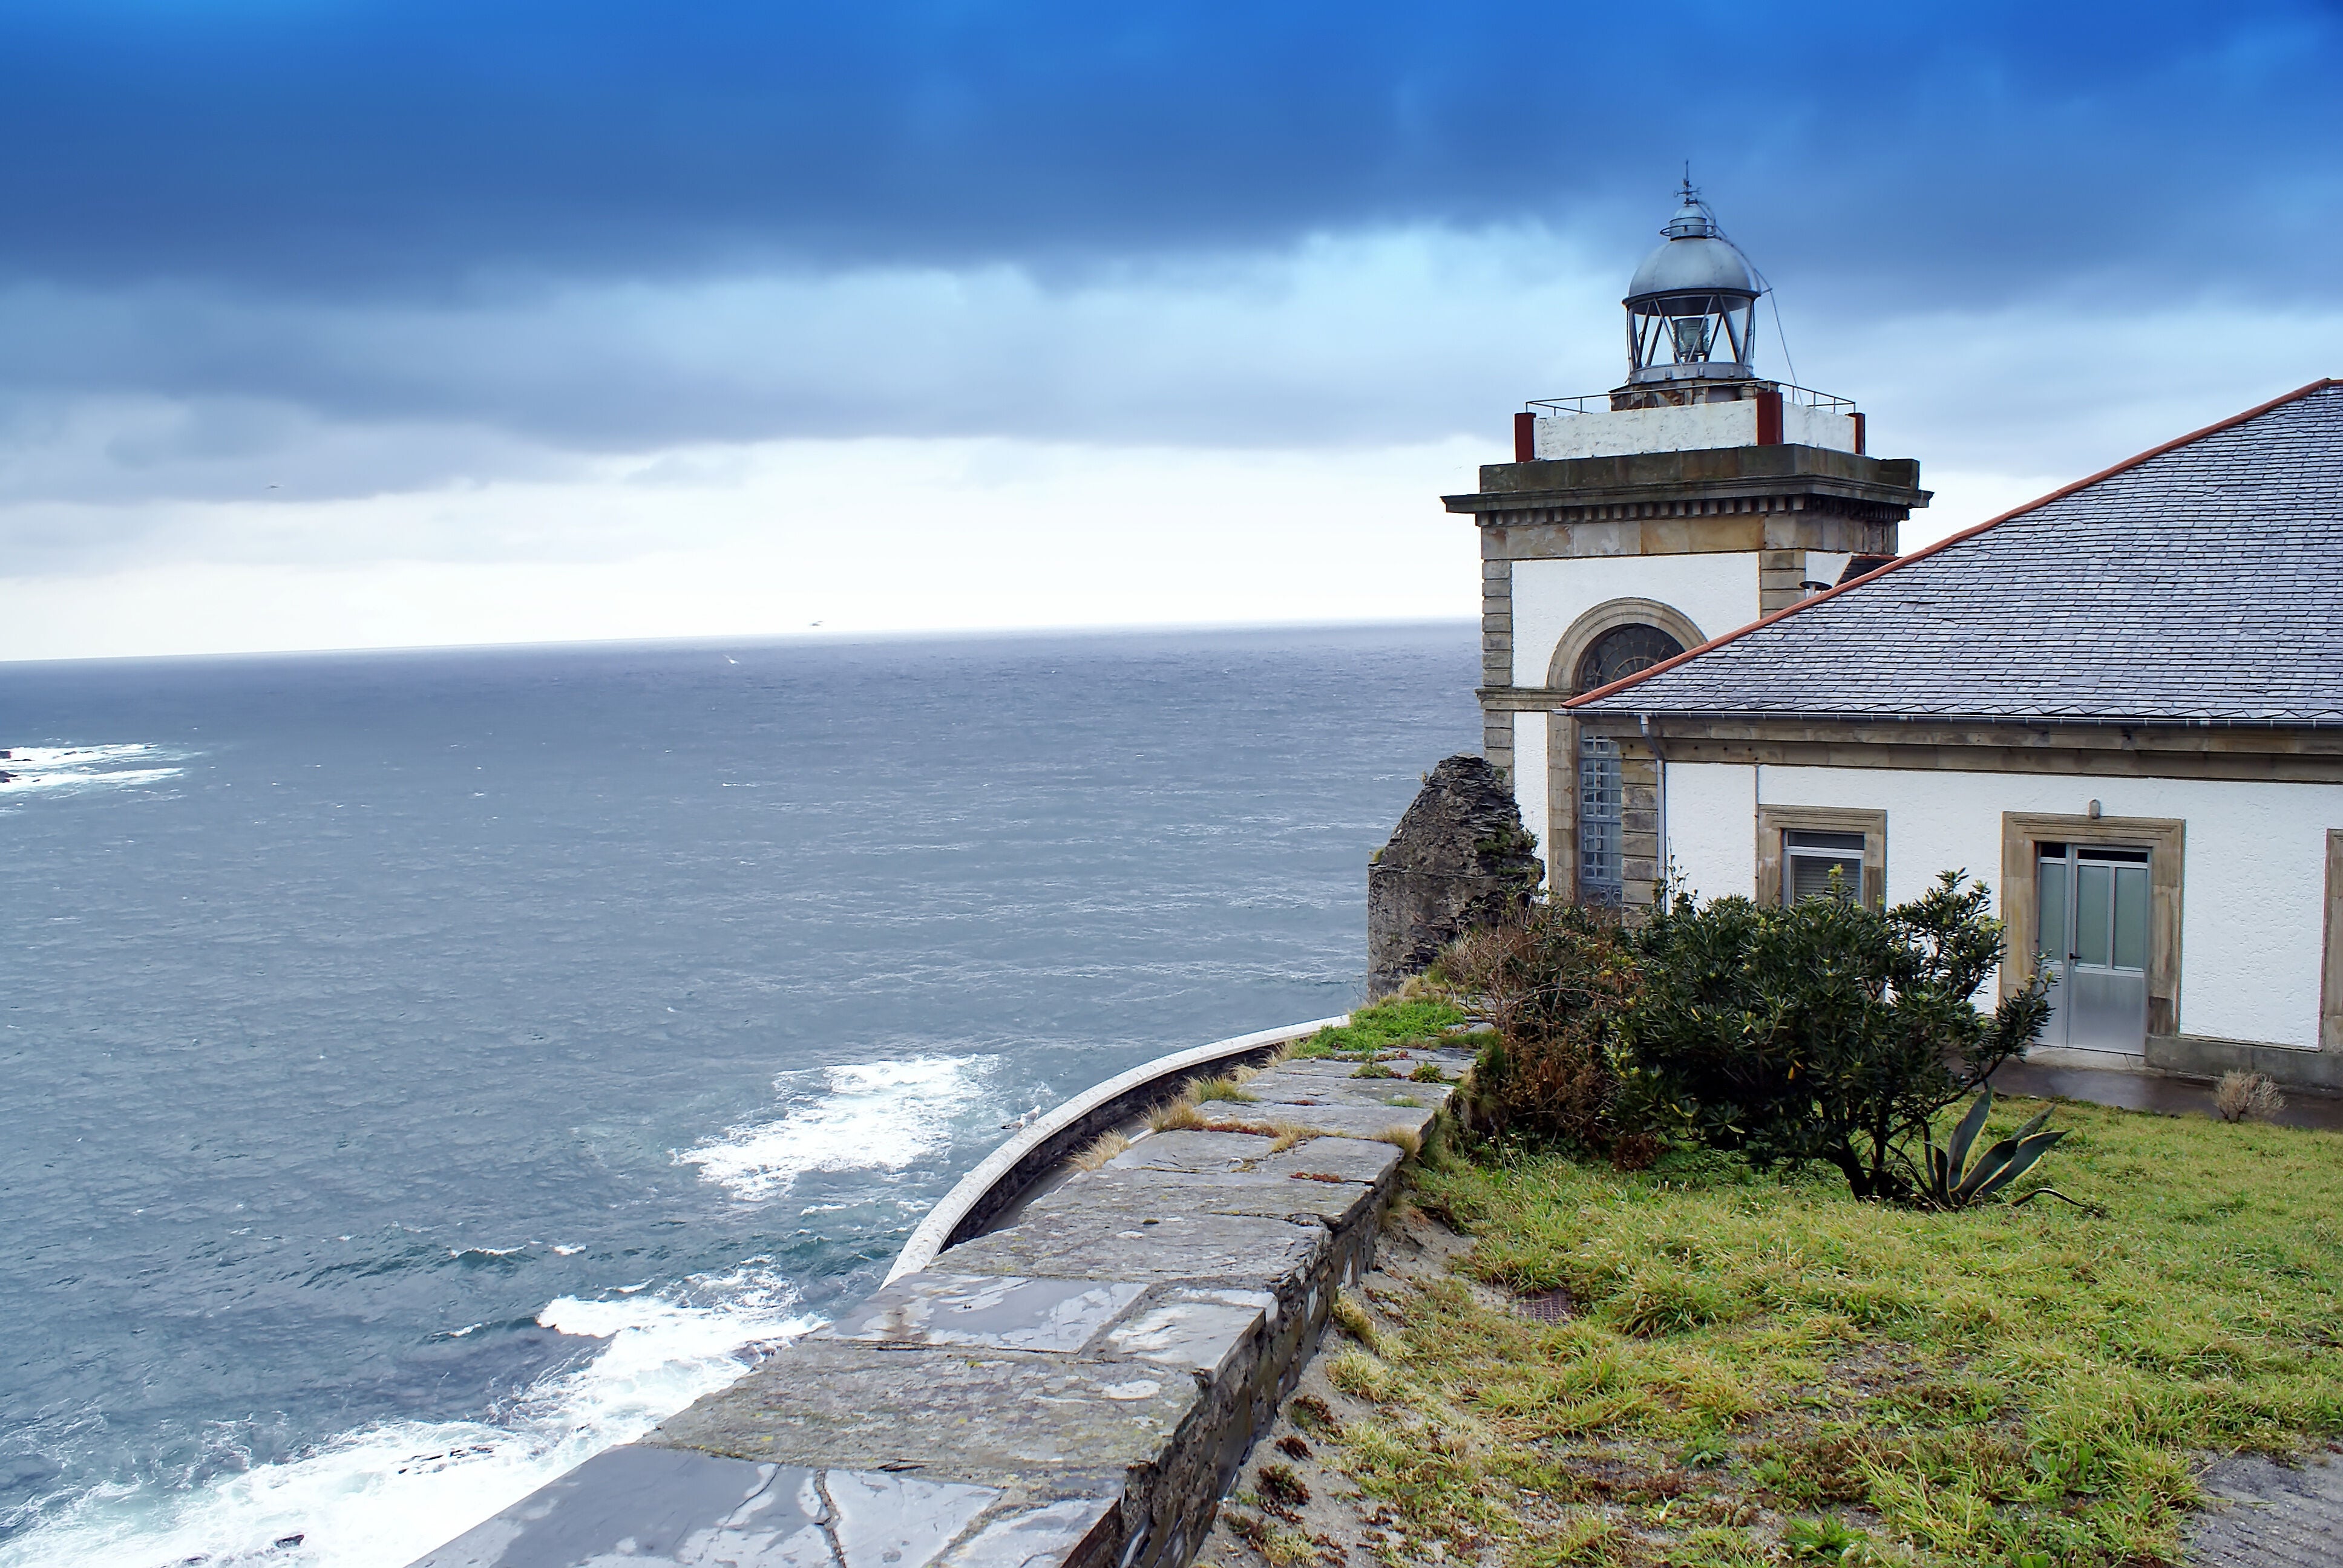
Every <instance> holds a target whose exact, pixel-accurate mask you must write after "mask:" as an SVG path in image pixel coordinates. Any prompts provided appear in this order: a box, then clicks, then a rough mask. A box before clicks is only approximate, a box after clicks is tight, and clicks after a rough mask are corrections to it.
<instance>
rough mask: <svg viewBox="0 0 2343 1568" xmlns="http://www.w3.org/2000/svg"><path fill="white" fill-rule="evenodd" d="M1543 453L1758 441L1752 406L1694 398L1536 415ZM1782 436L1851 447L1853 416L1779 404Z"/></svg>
mask: <svg viewBox="0 0 2343 1568" xmlns="http://www.w3.org/2000/svg"><path fill="white" fill-rule="evenodd" d="M1535 428H1536V445H1535V450H1536V452H1537V455H1538V456H1539V457H1542V458H1548V459H1552V458H1559V457H1625V456H1627V455H1628V454H1630V453H1634V452H1699V451H1706V450H1708V449H1710V448H1712V447H1754V446H1755V445H1756V444H1757V405H1756V403H1755V401H1753V400H1748V399H1745V400H1743V401H1741V402H1738V403H1693V404H1689V405H1686V406H1684V407H1670V408H1617V409H1606V410H1604V411H1601V412H1597V413H1593V414H1559V415H1553V416H1548V417H1540V418H1539V419H1538V421H1537V424H1536V427H1535ZM1782 439H1783V440H1785V441H1786V442H1789V443H1791V444H1792V445H1794V446H1801V447H1830V448H1831V449H1833V450H1834V451H1840V452H1852V451H1854V450H1855V420H1854V419H1853V418H1851V417H1848V416H1847V415H1845V414H1834V413H1828V412H1825V411H1824V410H1822V409H1819V408H1813V407H1807V406H1805V405H1804V404H1798V403H1785V404H1784V405H1783V407H1782Z"/></svg>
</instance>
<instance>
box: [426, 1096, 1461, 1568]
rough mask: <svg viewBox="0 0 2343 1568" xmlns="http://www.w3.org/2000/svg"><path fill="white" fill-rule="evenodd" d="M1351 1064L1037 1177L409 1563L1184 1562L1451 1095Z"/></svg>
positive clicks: (1355, 1270)
mask: <svg viewBox="0 0 2343 1568" xmlns="http://www.w3.org/2000/svg"><path fill="white" fill-rule="evenodd" d="M1196 1054H1197V1053H1193V1052H1191V1053H1183V1055H1182V1056H1181V1057H1174V1058H1167V1059H1165V1060H1164V1062H1162V1063H1158V1064H1156V1065H1157V1066H1159V1067H1162V1068H1164V1070H1163V1071H1162V1072H1161V1073H1158V1074H1156V1075H1155V1080H1156V1081H1169V1082H1170V1083H1172V1084H1176V1083H1178V1082H1179V1081H1182V1080H1184V1078H1185V1077H1186V1076H1187V1075H1189V1074H1191V1073H1192V1072H1193V1071H1195V1070H1196V1068H1195V1065H1194V1060H1193V1059H1194V1057H1195V1056H1196ZM1469 1060H1470V1058H1469V1056H1468V1055H1467V1054H1466V1053H1464V1052H1463V1051H1453V1050H1440V1051H1418V1052H1410V1053H1407V1055H1406V1056H1405V1057H1404V1058H1403V1059H1402V1060H1394V1061H1391V1062H1389V1063H1387V1064H1386V1065H1387V1070H1392V1071H1395V1072H1397V1073H1400V1074H1403V1075H1404V1074H1406V1073H1407V1072H1409V1071H1410V1070H1412V1069H1413V1067H1414V1066H1415V1065H1416V1064H1417V1063H1419V1062H1423V1061H1430V1062H1433V1063H1435V1064H1437V1065H1438V1066H1439V1067H1440V1068H1441V1069H1442V1070H1443V1072H1444V1073H1446V1074H1449V1075H1452V1076H1453V1074H1455V1073H1458V1072H1461V1071H1462V1070H1463V1067H1464V1066H1465V1065H1466V1064H1467V1063H1468V1062H1469ZM1356 1070H1357V1064H1356V1063H1354V1062H1352V1061H1349V1060H1295V1061H1289V1062H1285V1063H1283V1064H1282V1065H1275V1066H1272V1067H1271V1068H1269V1069H1268V1070H1265V1071H1263V1072H1262V1073H1260V1074H1259V1075H1257V1076H1255V1077H1253V1078H1252V1079H1251V1080H1250V1081H1248V1082H1247V1083H1246V1085H1245V1090H1246V1091H1247V1092H1248V1093H1250V1094H1252V1096H1253V1097H1254V1098H1253V1099H1252V1100H1251V1101H1237V1102H1232V1101H1208V1102H1206V1106H1205V1109H1206V1110H1207V1111H1211V1112H1212V1113H1214V1115H1215V1117H1216V1118H1217V1125H1213V1126H1206V1127H1202V1128H1192V1129H1186V1130H1180V1131H1163V1132H1158V1133H1154V1134H1151V1135H1145V1134H1143V1132H1142V1135H1141V1136H1140V1137H1139V1138H1138V1139H1137V1140H1136V1141H1134V1142H1133V1143H1132V1144H1131V1147H1129V1148H1128V1149H1126V1150H1124V1151H1122V1152H1121V1153H1120V1154H1117V1155H1116V1156H1115V1157H1114V1158H1113V1159H1111V1160H1110V1161H1106V1162H1104V1163H1103V1164H1102V1165H1101V1166H1100V1167H1099V1168H1098V1169H1095V1170H1089V1171H1081V1170H1075V1171H1071V1173H1068V1172H1067V1171H1063V1170H1061V1171H1057V1172H1055V1173H1054V1174H1055V1175H1063V1176H1064V1178H1065V1179H1064V1180H1062V1181H1056V1182H1055V1183H1054V1184H1052V1183H1051V1182H1050V1181H1043V1182H1040V1183H1037V1184H1035V1185H1034V1187H1033V1188H1032V1190H1031V1194H1030V1195H1029V1196H1027V1197H1026V1198H1025V1199H1023V1201H1018V1202H1014V1203H1012V1204H1011V1205H1009V1206H1007V1207H1005V1208H1004V1207H1003V1206H1001V1205H999V1204H995V1205H993V1206H992V1207H993V1209H994V1211H995V1221H994V1223H995V1225H996V1227H997V1228H995V1229H991V1230H989V1231H985V1232H984V1233H982V1234H980V1235H975V1236H972V1237H970V1238H969V1239H967V1240H964V1241H960V1242H959V1243H958V1244H957V1245H953V1246H950V1247H949V1248H946V1249H944V1250H943V1251H940V1252H938V1253H936V1254H935V1255H934V1256H933V1258H932V1260H931V1261H929V1262H928V1264H927V1266H925V1267H922V1268H919V1269H917V1270H915V1271H911V1272H909V1273H905V1274H901V1275H900V1276H898V1277H896V1278H894V1279H892V1280H890V1282H889V1283H888V1284H887V1285H886V1286H884V1287H883V1288H882V1289H880V1291H879V1292H877V1293H876V1294H875V1295H873V1296H871V1297H870V1298H869V1299H868V1300H866V1301H864V1302H860V1303H859V1304H858V1305H857V1306H855V1307H853V1308H852V1309H850V1310H849V1311H848V1312H843V1313H841V1314H840V1317H839V1319H838V1321H837V1322H833V1323H831V1324H830V1325H829V1326H827V1327H825V1328H823V1329H821V1330H820V1331H818V1332H815V1333H812V1334H809V1335H808V1336H807V1337H806V1338H805V1339H803V1340H800V1341H799V1342H795V1343H793V1344H791V1345H789V1346H787V1347H785V1348H783V1349H782V1350H781V1351H780V1352H778V1353H777V1354H775V1355H774V1356H772V1357H771V1358H770V1359H769V1360H767V1361H766V1362H763V1363H762V1364H761V1365H759V1367H758V1368H757V1369H756V1370H755V1371H753V1372H750V1373H749V1375H748V1376H747V1377H745V1378H743V1379H742V1380H741V1381H740V1382H738V1383H735V1384H734V1385H733V1386H732V1387H731V1388H729V1389H727V1390H725V1391H724V1392H720V1393H717V1394H712V1395H710V1396H709V1397H708V1398H706V1399H703V1400H701V1401H700V1402H698V1403H697V1404H695V1405H693V1406H692V1407H691V1408H690V1409H689V1410H687V1411H684V1412H681V1413H680V1414H679V1415H677V1416H675V1417H673V1418H672V1419H670V1420H669V1421H668V1422H665V1423H663V1424H662V1425H661V1426H660V1427H659V1430H658V1431H656V1432H652V1433H651V1434H650V1435H649V1437H647V1438H645V1439H643V1440H642V1441H641V1442H634V1443H628V1444H626V1445H624V1446H622V1447H619V1448H616V1449H612V1450H609V1451H608V1452H604V1453H601V1454H598V1455H597V1456H596V1457H595V1458H593V1459H590V1460H588V1461H587V1462H585V1463H584V1464H582V1465H580V1466H579V1467H578V1469H576V1470H574V1471H572V1472H570V1473H568V1475H566V1476H563V1477H561V1478H560V1479H559V1480H558V1481H556V1482H554V1483H551V1484H550V1485H548V1486H547V1487H544V1488H542V1489H540V1490H539V1491H538V1492H537V1493H533V1494H532V1495H531V1496H529V1497H528V1498H526V1499H524V1500H523V1501H521V1502H520V1503H516V1504H515V1505H513V1506H512V1507H511V1508H508V1509H507V1510H505V1511H504V1512H503V1513H499V1514H498V1515H497V1516H496V1517H495V1518H493V1519H491V1520H489V1521H488V1522H487V1523H484V1524H482V1525H480V1526H479V1527H478V1528H477V1529H475V1530H472V1531H470V1532H468V1533H466V1534H465V1535H463V1536H461V1537H459V1538H458V1539H457V1540H455V1541H452V1542H450V1543H447V1545H446V1546H443V1547H441V1548H440V1549H439V1550H438V1551H437V1552H434V1553H431V1554H429V1555H428V1556H427V1557H425V1558H423V1559H422V1560H421V1561H420V1562H419V1563H417V1565H416V1568H524V1565H526V1568H586V1565H588V1564H589V1563H608V1562H614V1561H626V1562H629V1563H646V1564H650V1563H669V1564H676V1565H683V1564H692V1565H696V1568H697V1565H705V1568H715V1565H717V1564H729V1565H735V1568H747V1565H749V1564H757V1565H761V1568H782V1565H787V1568H930V1564H932V1565H934V1568H1108V1565H1110V1564H1111V1565H1114V1568H1186V1564H1187V1563H1188V1562H1189V1561H1190V1559H1191V1558H1192V1556H1193V1554H1194V1553H1195V1551H1196V1548H1197V1547H1198V1545H1199V1544H1200V1543H1202V1540H1203V1538H1204V1533H1205V1531H1206V1529H1207V1528H1209V1526H1210V1524H1211V1523H1212V1516H1213V1513H1214V1512H1215V1510H1216V1509H1217V1507H1218V1505H1219V1502H1220V1499H1221V1496H1222V1493H1223V1492H1224V1491H1225V1489H1226V1487H1227V1486H1228V1485H1229V1484H1230V1483H1231V1481H1232V1478H1233V1477H1234V1475H1235V1474H1236V1472H1237V1468H1238V1466H1239V1464H1240V1463H1241V1462H1242V1460H1243V1458H1244V1455H1245V1452H1246V1451H1247V1449H1249V1448H1250V1447H1251V1445H1252V1442H1253V1441H1254V1439H1255V1438H1256V1437H1258V1436H1259V1435H1260V1434H1261V1433H1262V1432H1263V1431H1265V1430H1266V1429H1267V1427H1268V1426H1269V1424H1270V1422H1271V1421H1272V1418H1273V1417H1274V1415H1275V1412H1276V1410H1277V1406H1278V1404H1279V1402H1281V1401H1282V1399H1283V1397H1284V1396H1285V1394H1286V1393H1287V1392H1290V1391H1291V1390H1292V1386H1293V1383H1294V1382H1295V1380H1296V1379H1298V1378H1299V1376H1300V1375H1301V1372H1302V1367H1303V1365H1304V1363H1305V1362H1307V1361H1308V1359H1309V1357H1310V1355H1311V1353H1312V1351H1313V1350H1314V1349H1315V1347H1316V1344H1317V1341H1318V1337H1319V1334H1320V1332H1321V1331H1322V1329H1323V1327H1324V1325H1325V1322H1326V1320H1327V1318H1328V1316H1329V1314H1330V1313H1331V1312H1332V1306H1333V1301H1334V1297H1335V1293H1336V1292H1338V1291H1339V1290H1340V1289H1341V1288H1342V1286H1343V1285H1344V1284H1345V1283H1347V1282H1353V1281H1354V1280H1356V1278H1357V1277H1358V1276H1359V1274H1360V1273H1361V1272H1363V1271H1364V1270H1365V1268H1366V1267H1367V1266H1368V1265H1369V1264H1370V1263H1371V1262H1372V1261H1373V1248H1374V1241H1375V1233H1376V1230H1377V1227H1378V1225H1379V1223H1380V1221H1381V1219H1382V1216H1383V1211H1384V1210H1385V1209H1386V1208H1387V1207H1388V1205H1389V1204H1390V1202H1391V1201H1392V1199H1393V1196H1394V1194H1395V1193H1396V1192H1397V1191H1398V1187H1399V1182H1400V1173H1401V1167H1402V1164H1403V1160H1404V1158H1405V1151H1406V1149H1407V1148H1408V1147H1410V1146H1413V1144H1414V1143H1415V1142H1416V1141H1419V1140H1421V1139H1422V1138H1423V1137H1425V1136H1427V1135H1428V1134H1429V1133H1430V1132H1431V1131H1433V1123H1434V1122H1435V1121H1436V1120H1437V1119H1438V1118H1439V1117H1440V1116H1441V1114H1442V1112H1443V1107H1444V1104H1445V1102H1446V1101H1447V1099H1448V1097H1449V1094H1450V1092H1451V1091H1450V1090H1449V1089H1448V1088H1447V1087H1446V1086H1445V1085H1444V1084H1438V1083H1429V1082H1415V1081H1410V1080H1408V1079H1406V1078H1405V1077H1404V1076H1402V1077H1396V1078H1393V1077H1384V1078H1370V1079H1361V1078H1358V1077H1356V1076H1355V1073H1356ZM1126 1076H1127V1077H1128V1076H1133V1075H1126ZM1102 1087H1104V1086H1102ZM1281 1146H1282V1147H1281ZM1017 1165H1018V1161H1014V1160H1012V1161H1009V1162H1008V1167H1007V1168H1008V1169H1012V1170H1013V1169H1014V1168H1016V1166H1017ZM968 1207H969V1206H968V1205H963V1208H964V1209H965V1208H968Z"/></svg>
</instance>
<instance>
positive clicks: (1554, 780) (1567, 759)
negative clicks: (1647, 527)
mask: <svg viewBox="0 0 2343 1568" xmlns="http://www.w3.org/2000/svg"><path fill="white" fill-rule="evenodd" d="M1623 626H1653V627H1657V628H1659V629H1660V630H1662V631H1664V632H1666V633H1667V634H1668V635H1669V636H1670V637H1672V638H1675V639H1676V641H1678V642H1679V643H1682V644H1683V645H1684V647H1685V648H1698V647H1699V646H1700V645H1701V644H1702V643H1704V642H1706V641H1707V640H1708V638H1707V636H1706V634H1704V632H1703V631H1702V630H1701V629H1700V628H1698V627H1696V626H1694V624H1693V623H1692V620H1691V618H1689V617H1688V616H1686V615H1685V614H1684V612H1683V611H1682V610H1680V609H1677V608H1675V607H1674V606H1673V605H1664V604H1662V603H1661V602H1660V601H1659V600H1657V599H1651V598H1634V596H1632V595H1631V596H1627V597H1624V598H1613V599H1605V600H1604V601H1603V602H1602V603H1601V604H1598V605H1596V606H1595V607H1594V608H1592V609H1590V610H1587V611H1586V612H1584V614H1582V615H1581V616H1580V617H1579V618H1577V619H1576V620H1574V621H1572V622H1571V623H1570V626H1569V628H1568V629H1566V630H1564V632H1563V634H1562V639H1561V640H1560V641H1559V642H1557V643H1555V644H1554V654H1553V656H1552V657H1551V658H1548V659H1547V660H1546V670H1545V685H1546V689H1547V690H1548V691H1554V692H1560V693H1563V694H1564V696H1569V697H1575V696H1577V695H1578V692H1577V691H1576V690H1575V689H1574V686H1573V682H1574V681H1575V680H1576V679H1577V678H1578V661H1579V660H1580V659H1582V658H1585V657H1586V650H1587V649H1588V648H1592V647H1594V640H1595V638H1599V637H1601V636H1602V635H1603V634H1604V632H1606V631H1615V630H1617V629H1618V628H1621V627H1623ZM1506 718H1507V719H1508V720H1510V719H1511V718H1512V715H1510V714H1507V715H1506ZM1543 826H1544V834H1543V835H1542V839H1543V842H1542V843H1541V844H1540V846H1539V847H1540V848H1541V849H1544V851H1545V870H1546V885H1547V886H1548V887H1549V888H1552V889H1553V890H1555V891H1556V892H1559V893H1563V894H1564V895H1566V896H1567V897H1569V898H1570V899H1572V900H1576V899H1577V897H1578V721H1577V720H1576V719H1572V718H1571V717H1570V716H1569V715H1567V714H1564V713H1553V712H1549V713H1548V714H1547V715H1546V720H1545V821H1544V824H1543ZM1638 901H1640V900H1638Z"/></svg>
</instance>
